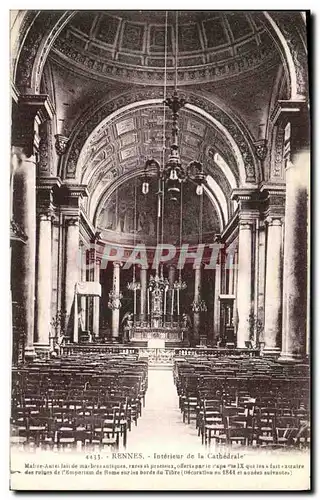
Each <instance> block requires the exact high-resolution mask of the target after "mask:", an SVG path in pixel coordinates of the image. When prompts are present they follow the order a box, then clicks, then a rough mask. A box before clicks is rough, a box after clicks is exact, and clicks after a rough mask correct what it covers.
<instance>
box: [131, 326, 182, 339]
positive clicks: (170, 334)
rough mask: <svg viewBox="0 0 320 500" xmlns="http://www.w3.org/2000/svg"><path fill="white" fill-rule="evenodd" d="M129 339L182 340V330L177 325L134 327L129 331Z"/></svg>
mask: <svg viewBox="0 0 320 500" xmlns="http://www.w3.org/2000/svg"><path fill="white" fill-rule="evenodd" d="M129 340H130V341H134V342H139V341H140V342H141V341H143V342H146V341H150V340H162V341H163V342H182V340H183V330H182V329H181V328H180V327H179V326H177V327H172V328H171V327H170V328H169V327H159V328H152V327H149V326H147V327H138V326H136V327H134V328H132V330H131V331H130V332H129Z"/></svg>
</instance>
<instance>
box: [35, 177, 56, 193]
mask: <svg viewBox="0 0 320 500" xmlns="http://www.w3.org/2000/svg"><path fill="white" fill-rule="evenodd" d="M60 186H61V179H60V177H39V178H38V179H37V186H36V188H37V190H39V191H51V190H52V189H54V188H56V187H57V188H59V187H60Z"/></svg>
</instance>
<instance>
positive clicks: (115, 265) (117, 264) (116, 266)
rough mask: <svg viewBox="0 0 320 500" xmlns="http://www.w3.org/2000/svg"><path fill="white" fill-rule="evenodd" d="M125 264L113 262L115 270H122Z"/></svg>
mask: <svg viewBox="0 0 320 500" xmlns="http://www.w3.org/2000/svg"><path fill="white" fill-rule="evenodd" d="M122 265H123V263H122V262H117V261H115V262H113V268H114V269H120V268H121V267H122Z"/></svg>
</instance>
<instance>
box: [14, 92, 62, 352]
mask: <svg viewBox="0 0 320 500" xmlns="http://www.w3.org/2000/svg"><path fill="white" fill-rule="evenodd" d="M53 112H54V110H53V107H52V105H51V103H50V101H49V99H48V96H47V95H31V94H30V95H21V94H18V93H15V95H14V98H13V103H12V130H11V140H12V165H13V166H14V169H13V177H12V186H13V197H12V216H13V219H14V221H15V223H17V224H18V226H19V227H20V228H21V230H22V231H23V233H24V234H25V235H26V237H27V239H26V241H25V242H24V244H23V245H22V246H20V247H18V246H16V245H15V246H14V247H13V248H12V261H13V263H15V264H16V266H15V269H14V273H15V274H16V276H15V277H14V278H12V283H14V284H17V283H19V284H18V288H19V289H18V290H17V289H15V290H12V299H13V300H15V299H18V300H17V304H18V306H19V308H20V313H21V314H20V320H19V322H20V328H21V330H22V331H23V334H24V348H23V355H24V358H25V359H28V358H31V359H32V358H33V357H34V356H35V351H34V345H33V343H34V320H35V258H36V165H35V156H34V155H35V153H36V152H38V147H39V134H38V126H39V125H40V124H41V123H43V122H44V121H46V120H48V119H51V118H52V116H53ZM15 288H16V287H15Z"/></svg>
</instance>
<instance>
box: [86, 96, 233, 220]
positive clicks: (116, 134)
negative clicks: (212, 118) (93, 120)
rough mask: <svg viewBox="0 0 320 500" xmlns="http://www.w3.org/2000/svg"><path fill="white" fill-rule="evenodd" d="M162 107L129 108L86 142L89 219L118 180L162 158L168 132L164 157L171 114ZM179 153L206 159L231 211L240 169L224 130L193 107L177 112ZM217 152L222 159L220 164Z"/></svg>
mask: <svg viewBox="0 0 320 500" xmlns="http://www.w3.org/2000/svg"><path fill="white" fill-rule="evenodd" d="M163 124H164V106H163V105H162V104H153V105H150V104H149V105H143V106H140V107H138V108H133V109H130V110H126V111H124V112H123V113H120V114H118V115H117V116H115V117H114V118H112V119H111V120H109V121H107V122H106V123H103V124H101V126H99V127H98V128H97V129H96V130H95V131H94V133H93V134H91V136H90V138H89V139H88V140H87V142H86V145H85V148H84V149H83V151H82V153H81V157H80V160H79V161H80V162H81V164H82V166H83V167H82V177H81V183H82V184H85V185H87V186H88V191H89V193H90V195H89V199H88V200H87V202H86V205H87V211H88V213H89V214H90V217H91V218H93V217H94V215H95V211H96V207H97V204H98V203H99V201H100V199H101V196H102V195H103V193H105V191H106V190H108V189H109V188H110V186H112V185H113V184H114V183H115V182H118V179H122V182H124V181H125V179H128V178H129V177H130V178H131V177H133V176H135V175H142V173H143V168H144V164H145V161H146V159H148V158H154V159H156V160H157V161H158V162H159V163H160V164H161V163H162V161H163V145H164V144H163V137H164V135H165V138H166V140H165V160H167V159H168V155H169V152H170V144H171V129H172V122H171V113H170V111H169V110H168V109H166V120H165V128H164V126H163ZM179 151H180V156H181V161H182V164H183V165H184V166H187V165H188V164H189V163H190V162H191V161H193V160H199V161H201V162H202V163H203V165H204V168H205V172H206V173H207V174H208V175H210V176H212V178H213V179H215V181H216V182H217V183H218V184H219V185H220V186H221V189H222V191H223V192H224V194H225V196H226V198H227V200H228V206H229V209H230V210H231V208H232V205H231V202H230V201H229V200H230V195H231V190H232V189H233V188H234V187H235V186H238V185H239V172H238V167H237V164H236V161H235V159H234V156H233V152H232V150H231V147H230V145H229V144H228V143H227V141H226V139H225V137H224V136H223V135H222V133H221V131H220V130H218V129H217V128H215V127H214V126H213V124H212V123H210V122H208V121H207V120H206V119H205V118H203V117H201V116H198V115H196V114H195V113H194V112H193V111H191V110H190V109H185V108H184V109H182V110H181V111H180V113H179ZM217 153H218V154H219V155H220V156H221V157H222V158H223V159H224V163H222V162H220V164H218V163H217V162H216V161H215V155H216V154H217Z"/></svg>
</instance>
